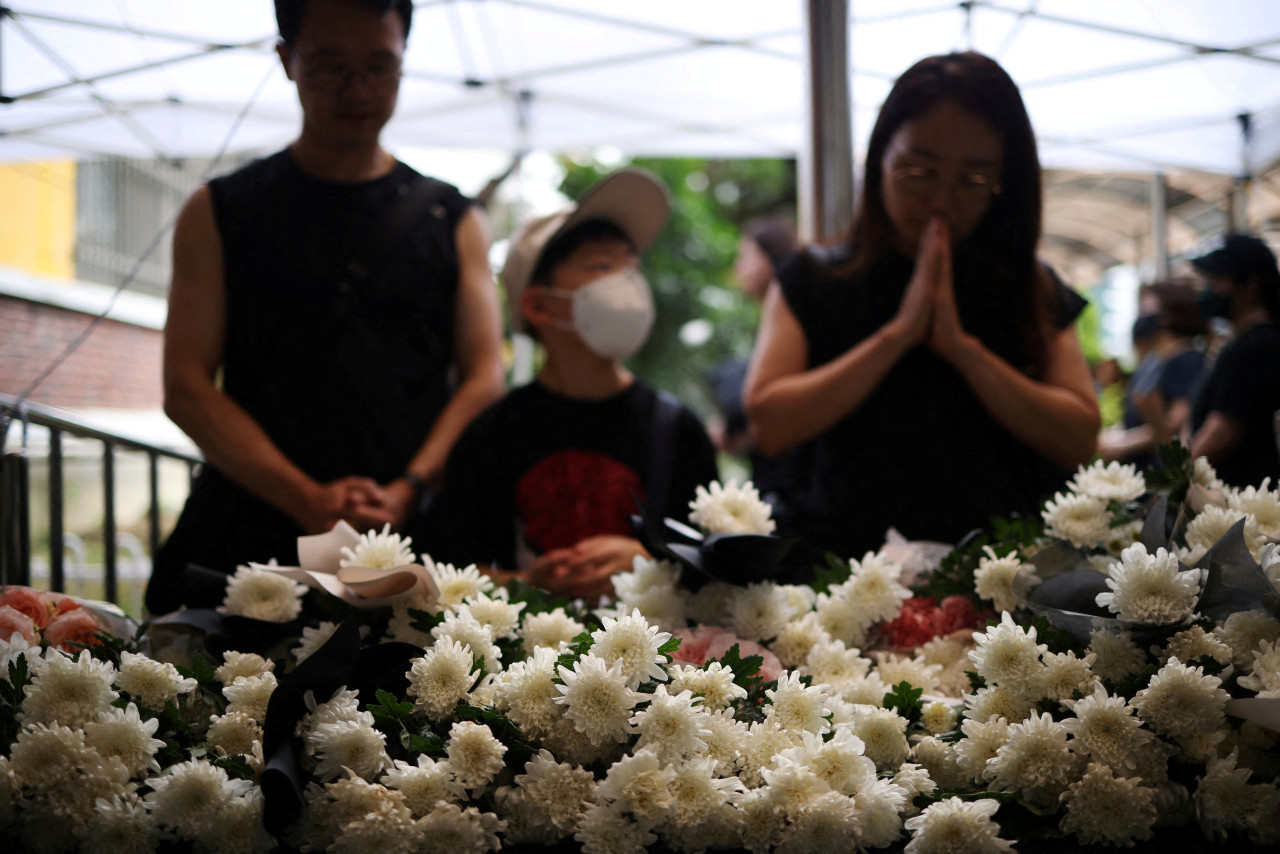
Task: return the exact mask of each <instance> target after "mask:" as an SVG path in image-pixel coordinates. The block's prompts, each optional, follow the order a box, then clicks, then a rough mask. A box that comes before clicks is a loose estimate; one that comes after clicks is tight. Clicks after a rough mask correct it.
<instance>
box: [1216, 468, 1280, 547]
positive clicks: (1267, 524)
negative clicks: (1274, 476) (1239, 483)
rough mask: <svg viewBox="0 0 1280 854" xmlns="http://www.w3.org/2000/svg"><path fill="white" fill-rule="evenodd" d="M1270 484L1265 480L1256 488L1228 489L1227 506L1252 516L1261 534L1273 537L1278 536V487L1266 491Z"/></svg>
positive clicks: (1279, 506)
mask: <svg viewBox="0 0 1280 854" xmlns="http://www.w3.org/2000/svg"><path fill="white" fill-rule="evenodd" d="M1270 483H1271V478H1266V479H1264V480H1263V481H1262V483H1261V484H1260V485H1258V486H1257V487H1253V486H1247V487H1245V488H1244V489H1228V490H1227V506H1228V507H1230V508H1231V509H1232V510H1234V511H1236V512H1237V513H1247V514H1248V515H1250V516H1252V517H1253V518H1254V519H1256V520H1257V522H1258V529H1259V530H1260V531H1262V533H1263V534H1266V535H1270V536H1274V535H1276V534H1280V485H1278V486H1277V488H1276V489H1268V488H1267V487H1268V486H1269V485H1270Z"/></svg>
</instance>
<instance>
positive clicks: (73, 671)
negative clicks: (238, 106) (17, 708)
mask: <svg viewBox="0 0 1280 854" xmlns="http://www.w3.org/2000/svg"><path fill="white" fill-rule="evenodd" d="M115 678H116V669H115V668H114V667H112V666H111V663H110V662H107V661H98V660H97V659H95V658H94V657H93V656H92V655H90V654H89V650H87V649H84V650H81V651H80V653H79V654H78V655H77V656H76V657H74V658H72V657H71V656H69V655H67V654H66V653H62V652H58V653H53V652H52V651H51V653H50V655H49V656H48V658H46V660H45V666H44V667H43V668H42V669H41V670H39V671H37V672H36V674H35V676H34V677H33V678H32V680H31V682H30V683H29V684H28V685H27V687H26V695H27V696H26V698H25V699H24V700H23V701H22V712H21V715H20V717H21V719H22V721H23V722H24V723H28V724H34V723H43V724H53V723H60V724H62V725H63V726H69V727H73V728H75V727H82V726H84V725H85V724H86V723H88V722H89V721H92V720H96V719H97V717H98V714H99V713H101V712H104V711H106V710H107V709H109V708H111V703H112V701H113V700H115V699H116V697H118V696H119V694H117V693H116V692H115V691H113V690H112V689H111V685H112V683H113V682H114V681H115Z"/></svg>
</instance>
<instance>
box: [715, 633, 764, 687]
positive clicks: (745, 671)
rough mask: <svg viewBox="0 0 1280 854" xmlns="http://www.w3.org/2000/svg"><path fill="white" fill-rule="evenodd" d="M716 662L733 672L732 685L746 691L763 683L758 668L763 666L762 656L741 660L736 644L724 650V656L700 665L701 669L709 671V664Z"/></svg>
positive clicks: (752, 656) (749, 656) (751, 656)
mask: <svg viewBox="0 0 1280 854" xmlns="http://www.w3.org/2000/svg"><path fill="white" fill-rule="evenodd" d="M717 661H718V662H719V663H720V664H721V665H723V666H724V667H727V668H729V669H730V670H732V671H733V684H735V685H737V686H738V687H740V688H743V689H745V690H747V691H750V690H751V689H752V687H753V686H755V685H757V684H759V683H760V682H763V681H764V678H763V677H762V676H760V675H759V674H760V668H761V667H762V666H763V665H764V656H763V655H748V656H747V657H746V658H743V657H742V654H741V650H740V649H739V648H738V644H736V643H735V644H734V645H733V646H731V647H729V648H728V649H727V650H725V653H724V655H722V656H720V657H719V658H713V659H710V660H709V661H707V663H706V664H704V665H702V669H703V670H708V669H710V666H711V664H712V663H714V662H717Z"/></svg>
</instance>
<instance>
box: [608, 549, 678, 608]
mask: <svg viewBox="0 0 1280 854" xmlns="http://www.w3.org/2000/svg"><path fill="white" fill-rule="evenodd" d="M679 581H680V567H678V566H676V565H675V564H674V563H671V562H670V561H665V560H654V559H653V558H648V557H644V556H643V555H636V556H635V557H634V558H632V560H631V571H630V572H623V573H619V574H618V578H617V579H616V580H615V581H614V582H613V592H614V594H615V595H616V596H617V597H618V599H619V600H622V599H627V598H629V597H639V596H643V595H644V594H645V593H647V592H648V591H650V590H654V589H663V590H665V589H667V588H670V587H674V586H675V585H676V584H677V583H679Z"/></svg>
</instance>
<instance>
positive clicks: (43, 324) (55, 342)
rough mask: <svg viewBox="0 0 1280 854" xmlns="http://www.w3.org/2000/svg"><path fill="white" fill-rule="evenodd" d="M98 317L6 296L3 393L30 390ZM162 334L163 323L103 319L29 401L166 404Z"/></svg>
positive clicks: (1, 327) (1, 325) (0, 347)
mask: <svg viewBox="0 0 1280 854" xmlns="http://www.w3.org/2000/svg"><path fill="white" fill-rule="evenodd" d="M92 320H93V317H92V315H88V314H84V313H81V312H77V311H71V310H68V309H65V308H60V307H58V306H52V305H45V304H41V303H38V302H31V301H27V300H22V299H16V298H13V297H10V296H7V295H4V294H0V392H3V393H5V394H8V395H13V396H17V395H20V394H22V393H24V392H25V391H26V390H27V389H28V387H29V386H30V385H31V383H33V382H34V381H35V380H36V378H37V377H39V376H40V373H41V372H42V371H44V370H45V369H46V368H47V367H48V366H49V365H50V364H52V363H53V360H54V359H56V358H57V357H58V356H59V354H60V353H62V352H63V350H64V349H65V348H66V347H67V345H68V344H70V342H71V341H73V340H75V339H76V338H77V337H78V336H80V335H82V334H83V333H84V331H85V329H86V327H87V326H88V325H89V323H90V322H92ZM161 337H162V333H161V332H160V330H158V329H149V328H145V327H141V326H135V325H132V324H128V323H121V322H118V321H115V320H102V321H100V322H99V323H98V325H97V328H95V329H94V330H93V332H92V334H90V335H89V336H88V337H87V338H86V339H85V340H84V341H83V342H82V343H81V344H80V346H79V347H78V348H77V349H76V350H75V351H74V352H73V353H72V354H71V355H70V356H69V357H68V358H67V359H66V361H65V362H63V363H62V364H61V365H59V366H58V367H57V368H56V369H55V370H54V371H53V372H52V373H51V374H50V375H49V376H48V378H47V379H45V380H44V381H43V382H41V383H40V385H39V386H38V387H37V388H36V389H35V390H34V391H33V392H32V393H31V395H30V400H31V401H33V402H35V403H43V404H45V405H47V406H56V407H59V408H62V409H73V410H74V409H88V408H108V409H159V408H160V407H161V406H162V404H163V397H162V394H161V376H160V371H161V346H162V342H161Z"/></svg>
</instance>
